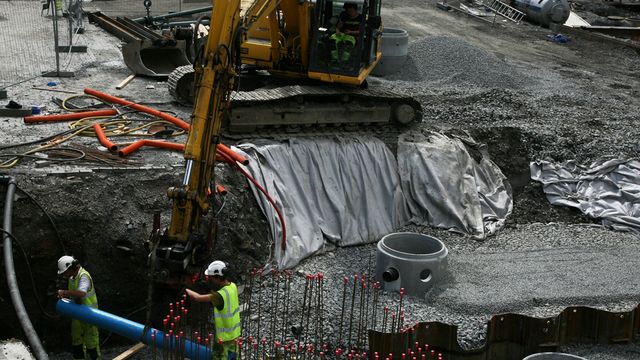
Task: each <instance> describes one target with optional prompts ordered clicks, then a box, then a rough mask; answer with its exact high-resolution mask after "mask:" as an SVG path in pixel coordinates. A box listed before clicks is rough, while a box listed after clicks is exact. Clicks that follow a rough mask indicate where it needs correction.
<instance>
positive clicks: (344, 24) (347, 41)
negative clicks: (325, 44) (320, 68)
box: [331, 2, 363, 63]
mask: <svg viewBox="0 0 640 360" xmlns="http://www.w3.org/2000/svg"><path fill="white" fill-rule="evenodd" d="M343 7H344V11H343V12H341V13H340V18H339V20H338V24H337V25H336V33H335V34H333V35H332V36H331V39H332V40H333V41H334V44H335V49H333V50H332V51H331V59H332V60H333V61H334V63H335V62H346V61H349V59H350V57H351V52H352V51H353V49H354V48H355V46H356V43H357V39H358V36H359V35H360V24H361V23H362V19H363V17H362V14H360V13H359V12H358V4H356V3H354V2H345V3H344V5H343Z"/></svg>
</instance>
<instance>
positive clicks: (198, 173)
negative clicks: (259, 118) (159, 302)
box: [151, 0, 242, 276]
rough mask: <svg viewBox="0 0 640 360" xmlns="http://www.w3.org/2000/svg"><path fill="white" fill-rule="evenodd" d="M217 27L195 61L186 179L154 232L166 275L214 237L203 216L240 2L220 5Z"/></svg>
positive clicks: (230, 80) (232, 67)
mask: <svg viewBox="0 0 640 360" xmlns="http://www.w3.org/2000/svg"><path fill="white" fill-rule="evenodd" d="M211 23H212V24H214V25H213V26H211V30H210V32H209V36H208V40H207V43H206V46H205V47H203V48H202V51H201V52H200V54H199V55H198V58H197V59H196V62H195V63H194V68H195V80H196V82H195V86H196V89H195V99H194V100H195V102H194V106H193V114H192V116H191V129H190V131H189V137H188V139H187V143H186V145H185V151H184V157H185V160H186V168H185V174H184V179H183V181H182V184H181V185H180V186H177V187H172V188H170V189H169V190H168V195H169V198H170V199H171V201H172V204H173V205H172V210H171V222H170V225H169V227H168V228H167V229H166V230H165V231H164V233H162V234H160V232H159V231H157V230H156V231H154V232H155V233H156V235H155V236H154V235H153V234H152V241H151V243H152V246H153V249H152V254H151V256H152V257H154V261H155V265H156V268H158V269H160V270H161V271H163V272H164V275H166V276H168V275H169V272H174V271H175V272H181V271H183V270H184V269H185V268H186V267H187V266H188V265H189V263H190V262H192V260H193V258H194V255H196V253H197V252H198V251H199V250H201V249H202V248H203V246H204V245H205V243H206V240H207V238H208V233H209V231H208V228H207V226H206V225H207V224H203V217H204V216H205V215H206V214H207V212H208V210H209V201H208V199H207V197H208V193H210V191H211V190H210V189H215V187H214V185H212V184H213V179H214V174H213V170H214V166H215V161H216V147H217V145H218V143H219V136H220V128H221V124H222V120H223V117H224V116H225V112H226V111H227V110H228V107H229V103H230V93H231V91H232V90H233V88H234V85H235V81H236V78H237V69H236V66H237V64H238V61H237V59H239V54H238V53H237V51H239V47H238V46H237V44H238V43H239V40H240V37H241V31H242V27H241V26H240V23H241V22H240V0H216V1H214V5H213V10H212V14H211ZM157 222H159V221H157ZM156 226H157V225H154V227H156ZM158 228H159V226H158ZM154 237H155V239H154Z"/></svg>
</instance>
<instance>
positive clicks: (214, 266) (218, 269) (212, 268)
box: [204, 260, 227, 276]
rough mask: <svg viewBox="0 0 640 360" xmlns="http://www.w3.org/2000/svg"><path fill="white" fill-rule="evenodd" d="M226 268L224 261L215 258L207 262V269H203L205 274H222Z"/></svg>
mask: <svg viewBox="0 0 640 360" xmlns="http://www.w3.org/2000/svg"><path fill="white" fill-rule="evenodd" d="M226 268H227V264H225V263H224V261H220V260H216V261H214V262H212V263H211V264H209V266H208V267H207V270H205V271H204V274H205V275H209V276H223V274H224V269H226Z"/></svg>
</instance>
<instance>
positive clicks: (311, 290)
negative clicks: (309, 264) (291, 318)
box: [302, 275, 314, 356]
mask: <svg viewBox="0 0 640 360" xmlns="http://www.w3.org/2000/svg"><path fill="white" fill-rule="evenodd" d="M309 277H310V281H309V284H310V286H309V309H308V310H307V324H306V326H305V327H304V329H305V330H304V336H303V339H304V340H305V341H307V339H308V336H309V321H310V320H311V309H312V308H313V288H314V281H313V279H314V276H313V275H309ZM304 354H305V352H304V350H303V351H302V355H303V356H304Z"/></svg>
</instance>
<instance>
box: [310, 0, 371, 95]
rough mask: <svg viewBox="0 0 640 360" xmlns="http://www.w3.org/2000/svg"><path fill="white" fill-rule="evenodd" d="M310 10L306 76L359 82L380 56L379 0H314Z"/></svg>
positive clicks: (355, 83) (357, 83)
mask: <svg viewBox="0 0 640 360" xmlns="http://www.w3.org/2000/svg"><path fill="white" fill-rule="evenodd" d="M354 10H355V11H354ZM313 12H314V14H313V19H312V23H311V27H312V29H311V31H312V34H311V45H310V60H309V77H310V78H314V79H319V80H322V81H327V82H339V83H347V84H351V85H360V84H362V83H363V82H364V80H365V79H366V77H367V76H368V75H369V73H370V72H371V71H372V70H373V68H374V67H375V65H376V64H377V63H378V61H379V60H380V57H381V56H382V54H381V51H380V38H381V31H382V28H381V25H382V24H381V20H380V0H350V1H332V0H316V3H315V6H314V8H313Z"/></svg>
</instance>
